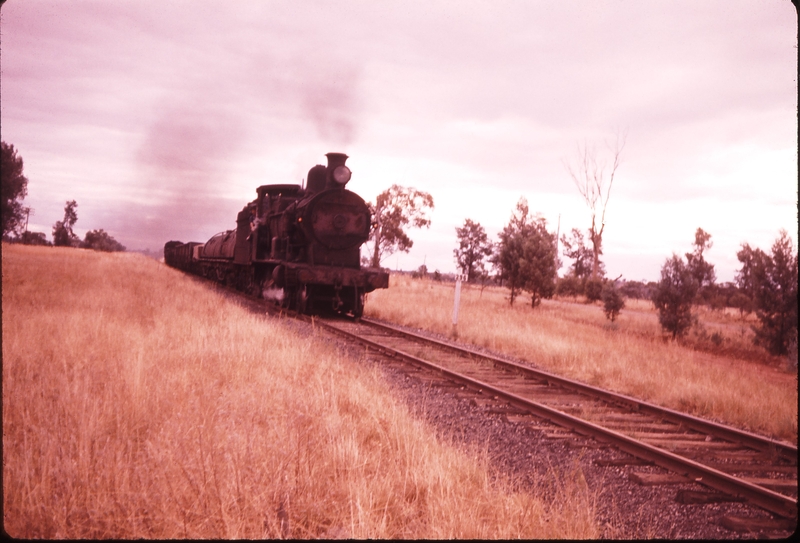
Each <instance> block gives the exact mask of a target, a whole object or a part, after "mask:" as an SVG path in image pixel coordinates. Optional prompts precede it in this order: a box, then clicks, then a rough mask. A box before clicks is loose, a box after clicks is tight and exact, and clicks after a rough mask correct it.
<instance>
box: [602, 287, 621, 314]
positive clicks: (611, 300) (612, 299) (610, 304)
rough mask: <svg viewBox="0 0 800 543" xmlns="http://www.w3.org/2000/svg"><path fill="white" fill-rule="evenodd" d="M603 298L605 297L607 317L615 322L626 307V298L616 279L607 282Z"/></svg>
mask: <svg viewBox="0 0 800 543" xmlns="http://www.w3.org/2000/svg"><path fill="white" fill-rule="evenodd" d="M601 298H602V299H603V310H604V311H605V313H606V318H607V319H609V320H610V321H611V322H614V320H616V318H617V317H618V316H619V312H620V311H622V308H623V307H625V299H624V298H623V297H622V293H620V291H619V289H618V288H617V285H616V283H615V282H614V281H609V282H608V283H606V284H605V286H604V287H603V291H602V293H601Z"/></svg>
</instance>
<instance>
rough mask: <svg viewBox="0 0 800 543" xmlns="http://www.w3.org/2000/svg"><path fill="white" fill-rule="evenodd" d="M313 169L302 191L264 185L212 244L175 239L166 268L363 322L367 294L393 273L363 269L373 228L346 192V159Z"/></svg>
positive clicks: (337, 157) (334, 158)
mask: <svg viewBox="0 0 800 543" xmlns="http://www.w3.org/2000/svg"><path fill="white" fill-rule="evenodd" d="M325 156H326V157H327V158H328V165H327V166H322V165H320V164H318V165H316V166H314V167H313V168H311V169H310V170H309V171H308V178H307V182H306V186H305V188H303V187H302V186H301V185H262V186H260V187H258V188H257V189H256V194H257V197H256V199H255V200H253V201H252V202H250V203H248V204H247V205H245V206H244V208H242V210H241V211H240V212H239V214H238V216H237V217H236V229H234V230H228V231H226V232H220V233H219V234H216V235H215V236H213V237H212V238H211V239H209V240H208V241H207V242H206V243H197V242H189V243H182V242H180V241H169V242H167V243H166V245H164V261H165V262H166V263H167V265H169V266H172V267H174V268H178V269H180V270H184V271H186V272H189V273H193V274H196V275H201V276H203V277H207V278H209V279H213V280H216V281H219V282H221V283H225V284H227V285H229V286H232V287H234V288H237V289H239V290H242V291H246V292H248V293H250V294H254V295H257V296H259V297H262V298H265V299H269V300H273V301H275V302H276V303H278V304H280V305H281V306H283V307H286V308H288V309H293V310H296V311H297V312H299V313H318V312H326V311H331V312H337V313H341V314H350V315H353V316H355V317H360V316H361V314H362V313H363V311H364V295H365V294H366V293H368V292H371V291H373V290H375V289H378V288H388V286H389V274H388V273H386V272H383V271H381V270H379V269H376V268H365V269H362V268H361V245H362V244H363V243H364V242H365V241H367V238H368V237H369V230H370V220H371V217H370V211H369V207H367V204H366V203H365V202H364V200H363V199H362V198H361V197H360V196H358V195H357V194H355V193H354V192H350V191H349V190H347V189H346V188H345V186H346V185H347V182H348V181H349V180H350V177H351V171H350V168H348V167H347V166H346V165H345V162H346V161H347V158H348V157H347V155H346V154H344V153H328V154H326V155H325Z"/></svg>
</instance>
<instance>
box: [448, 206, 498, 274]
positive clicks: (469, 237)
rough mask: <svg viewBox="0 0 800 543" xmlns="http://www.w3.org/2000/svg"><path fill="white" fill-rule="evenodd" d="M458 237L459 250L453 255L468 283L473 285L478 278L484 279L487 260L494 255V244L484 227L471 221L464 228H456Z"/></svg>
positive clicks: (465, 223)
mask: <svg viewBox="0 0 800 543" xmlns="http://www.w3.org/2000/svg"><path fill="white" fill-rule="evenodd" d="M456 236H457V237H458V249H454V250H453V254H454V255H455V257H456V262H458V267H459V268H461V271H462V272H463V273H464V274H466V276H467V282H469V283H472V282H473V281H474V280H475V279H476V278H479V277H483V274H484V272H485V263H486V259H487V258H489V257H490V256H491V254H492V250H493V248H492V242H491V241H489V238H488V236H487V235H486V230H484V229H483V226H481V225H480V223H477V222H472V220H470V219H466V220H465V221H464V226H463V227H461V228H456Z"/></svg>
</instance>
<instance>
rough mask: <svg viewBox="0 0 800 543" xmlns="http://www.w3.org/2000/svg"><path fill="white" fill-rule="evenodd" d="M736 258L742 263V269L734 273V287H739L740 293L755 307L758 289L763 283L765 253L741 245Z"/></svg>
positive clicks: (746, 245)
mask: <svg viewBox="0 0 800 543" xmlns="http://www.w3.org/2000/svg"><path fill="white" fill-rule="evenodd" d="M736 258H738V259H739V262H741V263H742V268H741V269H740V270H739V271H738V272H736V286H738V287H739V290H740V292H742V293H743V294H744V295H745V296H747V297H748V298H750V300H752V302H753V306H755V305H757V304H756V302H757V300H756V298H757V297H758V291H759V288H760V286H761V284H762V283H763V282H764V274H765V273H766V272H765V267H766V262H767V258H768V256H767V253H765V252H764V251H762V250H761V249H759V248H755V249H754V248H752V247H750V245H749V244H747V243H743V244H742V248H741V249H740V250H739V252H737V253H736Z"/></svg>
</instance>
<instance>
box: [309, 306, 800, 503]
mask: <svg viewBox="0 0 800 543" xmlns="http://www.w3.org/2000/svg"><path fill="white" fill-rule="evenodd" d="M364 320H365V319H362V321H364ZM317 323H318V324H319V325H321V326H323V327H325V328H326V329H329V330H331V331H333V332H335V333H338V334H340V335H343V336H345V337H348V338H351V339H353V340H355V341H358V342H360V343H362V344H364V345H366V346H368V347H372V348H374V349H376V350H378V351H380V352H383V353H385V354H388V355H390V356H399V357H401V358H403V359H405V360H407V361H409V362H411V363H413V364H416V365H419V366H422V367H425V368H430V369H433V370H436V371H437V372H439V373H441V374H443V375H446V376H447V377H449V378H451V379H456V380H458V381H461V382H463V383H466V384H467V385H469V386H470V387H471V388H474V389H476V390H477V391H478V392H481V393H483V392H484V391H485V392H488V393H489V394H491V395H493V396H497V397H502V398H504V399H505V400H507V401H508V402H509V403H511V404H512V405H515V406H516V407H519V408H522V409H527V410H529V411H531V412H532V413H533V414H535V415H538V416H539V417H542V418H545V419H547V420H549V421H551V422H553V423H555V424H558V425H560V426H565V427H567V428H570V429H572V430H575V431H576V432H578V433H580V434H583V435H586V436H590V437H593V438H596V439H599V440H601V441H604V442H607V443H609V444H611V445H613V446H615V447H617V448H619V449H620V450H622V451H624V452H627V453H629V454H631V455H633V456H635V457H637V458H641V459H644V460H647V461H650V462H653V463H655V464H656V465H658V466H661V467H663V468H666V469H668V470H670V471H672V472H675V473H677V474H679V475H683V476H686V477H691V478H692V479H693V480H694V481H695V482H697V483H700V484H702V485H705V486H707V487H710V488H713V489H715V490H719V491H721V492H725V493H727V494H730V495H734V496H740V497H743V498H745V499H746V500H748V501H749V502H751V503H753V504H755V505H758V506H759V507H762V508H763V509H766V510H767V511H770V512H772V513H775V514H778V515H780V516H783V517H788V518H797V500H796V499H794V498H791V497H788V496H784V495H783V494H779V493H777V492H774V491H772V490H769V489H767V488H763V487H761V486H758V485H755V484H753V483H750V482H747V481H744V480H742V479H739V478H738V477H734V476H732V475H728V474H727V473H724V472H721V471H719V470H716V469H714V468H711V467H709V466H705V465H703V464H700V463H698V462H695V461H693V460H690V459H688V458H684V457H682V456H679V455H676V454H674V453H671V452H669V451H665V450H663V449H660V448H657V447H654V446H652V445H648V444H647V443H642V442H640V441H638V440H636V439H633V438H631V437H628V436H626V435H624V434H621V433H619V432H615V431H613V430H610V429H608V428H604V427H602V426H598V425H596V424H594V423H591V422H588V421H586V420H582V419H580V418H577V417H574V416H572V415H569V414H567V413H564V412H561V411H558V410H555V409H552V408H550V407H548V406H546V405H543V404H540V403H538V402H535V401H533V400H529V399H526V398H523V397H521V396H518V395H516V394H514V393H511V392H507V391H504V390H502V389H499V388H496V387H494V386H493V385H490V384H488V383H485V382H483V381H480V380H477V379H473V378H471V377H467V376H465V375H461V374H459V373H456V372H454V371H451V370H448V369H447V368H444V367H442V366H439V365H438V364H434V363H432V362H429V361H426V360H423V359H421V358H419V357H416V356H414V355H412V354H409V353H406V352H403V351H400V350H398V349H393V348H390V347H386V346H385V345H381V344H380V343H378V342H376V341H373V340H370V339H367V338H364V337H362V336H359V335H357V334H354V333H352V332H348V331H346V330H342V329H341V328H338V327H336V326H334V325H331V324H328V323H325V322H320V321H317ZM373 323H374V321H369V322H368V324H370V325H373ZM375 324H378V323H375ZM378 326H379V327H385V328H389V329H392V328H394V327H391V326H385V325H382V324H378ZM394 330H395V331H396V332H399V333H401V334H406V335H410V336H416V337H418V338H420V339H423V340H425V341H433V342H434V343H438V344H441V345H443V346H445V347H447V348H449V349H451V350H454V351H459V350H462V349H459V348H458V347H454V346H452V345H448V344H446V343H442V342H439V341H436V340H431V339H430V338H425V337H423V336H419V335H417V334H413V333H411V334H409V333H407V332H406V331H405V330H401V329H394ZM463 351H466V352H468V353H470V354H474V355H477V356H480V357H483V358H485V359H489V360H492V361H493V362H499V363H501V364H509V362H508V361H505V360H501V359H499V358H495V357H490V356H486V355H484V354H483V353H478V352H477V351H472V350H471V349H463ZM510 364H511V365H512V366H514V367H515V368H517V367H519V368H522V369H523V370H526V371H527V370H530V369H531V368H527V367H526V366H520V365H518V364H515V363H510ZM534 371H535V372H538V370H534ZM542 373H543V374H546V372H542ZM546 375H547V378H548V380H549V379H551V375H552V374H546ZM552 379H553V380H554V381H557V382H570V383H572V382H574V381H571V380H565V379H563V378H560V377H558V376H552ZM575 383H577V382H575ZM578 384H581V385H583V384H582V383H578ZM583 386H584V387H588V388H589V389H592V390H601V389H595V387H590V386H589V385H583ZM602 392H607V391H602ZM625 398H627V397H625ZM631 400H633V402H635V403H640V402H639V401H638V400H635V399H633V398H631ZM654 407H657V406H654ZM659 409H661V408H659ZM673 413H678V412H673ZM697 420H702V419H697ZM704 422H707V421H704ZM711 424H712V425H714V426H719V425H716V424H715V423H711ZM745 434H747V433H746V432H745ZM756 437H760V436H756ZM779 443H780V442H779Z"/></svg>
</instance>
